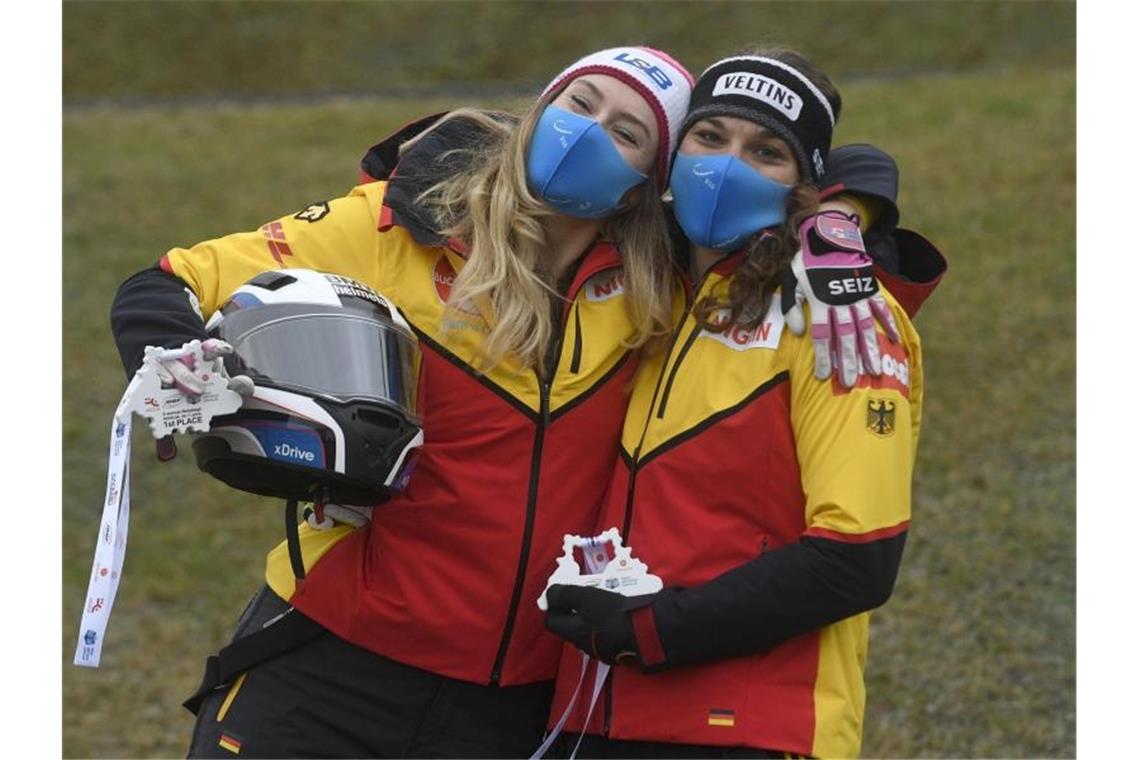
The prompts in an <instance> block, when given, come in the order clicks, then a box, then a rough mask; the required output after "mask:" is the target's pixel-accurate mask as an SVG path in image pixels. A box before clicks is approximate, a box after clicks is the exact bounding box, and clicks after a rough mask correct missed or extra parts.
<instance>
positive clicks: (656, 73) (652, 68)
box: [614, 51, 673, 90]
mask: <svg viewBox="0 0 1140 760" xmlns="http://www.w3.org/2000/svg"><path fill="white" fill-rule="evenodd" d="M614 60H615V61H620V62H621V63H624V64H626V65H627V66H632V67H633V68H635V69H637V70H639V71H641V72H642V73H644V74H645V76H647V77H649V79H650V80H652V82H653V84H655V85H657V86H658V87H660V88H661V89H662V90H668V89H669V88H670V87H672V86H673V80H672V79H670V78H669V77H668V76H667V75H666V74H665V72H664V71H662V70H661V68H660V67H659V66H656V65H654V64H653V63H650V62H649V61H647V60H645V59H644V58H639V57H638V56H636V55H630V54H629V53H626V52H624V51H623V52H621V53H618V54H617V55H616V56H614Z"/></svg>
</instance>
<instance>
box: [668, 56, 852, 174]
mask: <svg viewBox="0 0 1140 760" xmlns="http://www.w3.org/2000/svg"><path fill="white" fill-rule="evenodd" d="M710 116H738V117H740V118H742V119H748V120H749V121H753V122H756V123H757V124H760V125H761V126H763V127H767V128H768V129H770V130H772V132H774V133H775V134H777V135H779V136H780V137H781V138H783V139H784V141H785V142H787V143H788V145H789V146H790V147H791V149H792V150H793V151H794V152H795V154H796V160H797V162H798V163H799V165H800V174H801V175H802V176H804V177H805V178H806V177H811V178H812V180H814V181H815V182H818V181H819V179H820V177H822V176H823V172H824V165H825V163H826V161H827V154H828V151H829V150H830V149H831V132H832V130H833V129H834V128H835V116H834V114H833V113H832V110H831V104H830V103H829V102H828V101H827V98H826V97H824V95H823V93H822V92H820V90H819V88H818V87H816V86H815V85H814V84H812V82H811V81H810V80H809V79H808V78H807V77H806V76H804V74H802V73H800V72H799V71H798V70H796V69H795V68H794V67H792V66H789V65H788V64H786V63H784V62H782V61H777V60H775V59H773V58H763V57H759V56H739V57H735V58H725V59H724V60H722V61H717V62H716V63H714V64H713V65H712V66H710V67H709V68H707V69H705V72H704V73H703V74H701V78H700V79H699V80H697V84H696V86H695V87H694V88H693V98H692V101H691V102H690V105H689V113H688V115H687V116H686V117H685V123H684V126H683V127H682V130H681V133H682V135H683V134H684V133H685V132H687V131H688V130H689V128H690V127H691V126H693V124H695V123H697V122H698V121H700V120H701V119H705V118H708V117H710Z"/></svg>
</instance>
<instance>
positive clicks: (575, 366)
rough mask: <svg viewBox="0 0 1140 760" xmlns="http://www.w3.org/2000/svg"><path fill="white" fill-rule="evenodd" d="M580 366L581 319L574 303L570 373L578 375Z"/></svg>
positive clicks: (575, 302)
mask: <svg viewBox="0 0 1140 760" xmlns="http://www.w3.org/2000/svg"><path fill="white" fill-rule="evenodd" d="M581 366H582V318H581V316H580V315H579V314H578V301H577V300H575V301H574V356H573V357H572V358H571V359H570V372H571V373H573V374H575V375H576V374H578V370H579V369H580V368H581Z"/></svg>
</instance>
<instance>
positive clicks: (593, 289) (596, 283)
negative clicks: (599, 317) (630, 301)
mask: <svg viewBox="0 0 1140 760" xmlns="http://www.w3.org/2000/svg"><path fill="white" fill-rule="evenodd" d="M582 290H584V291H585V293H586V300H587V301H590V302H591V303H599V302H601V301H608V300H610V299H611V298H617V297H618V296H620V295H621V294H622V293H624V292H625V273H624V272H620V271H618V272H599V273H598V274H596V275H594V276H593V277H591V278H590V279H588V280H586V284H585V285H583V286H582Z"/></svg>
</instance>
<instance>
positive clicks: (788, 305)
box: [782, 211, 899, 388]
mask: <svg viewBox="0 0 1140 760" xmlns="http://www.w3.org/2000/svg"><path fill="white" fill-rule="evenodd" d="M799 234H800V244H801V247H800V250H799V251H797V252H796V255H795V257H794V258H793V259H792V263H791V267H790V268H789V270H788V272H786V273H785V277H784V284H783V287H782V292H783V308H784V311H785V319H786V321H787V324H788V328H789V329H790V330H791V331H792V332H793V333H794V334H796V335H803V334H804V332H805V328H806V325H805V320H804V315H803V303H804V302H805V301H806V302H807V303H808V305H809V306H811V319H812V328H811V337H812V343H814V344H815V376H816V377H817V378H819V379H820V380H826V379H827V378H828V377H830V376H831V373H832V371H833V369H834V371H835V373H836V375H837V376H838V378H839V382H840V383H841V384H842V385H843V386H844V387H846V388H851V387H853V386H854V385H855V383H856V382H857V381H858V378H859V371H860V361H859V360H860V358H861V359H862V365H861V366H862V369H864V370H865V371H867V372H869V373H870V374H872V375H881V374H882V371H883V370H882V359H881V357H880V353H879V341H878V334H877V332H876V330H875V320H876V319H877V320H878V321H879V322H880V323H881V324H882V326H883V330H884V331H885V332H886V335H887V338H888V339H890V340H891V342H898V339H899V335H898V329H897V328H896V327H895V323H894V318H893V317H892V316H891V312H890V308H889V307H888V306H887V302H886V300H885V299H884V298H883V296H882V295H881V294H880V293H879V285H878V282H876V280H875V276H874V274H873V271H872V262H871V259H870V257H868V256H867V254H866V251H865V250H864V248H863V236H862V234H860V232H859V224H858V219H857V217H854V216H851V217H849V216H847V215H845V214H843V213H842V212H839V211H824V212H822V213H820V214H816V215H814V216H811V217H808V218H807V219H806V220H805V221H804V222H803V224H801V225H800V230H799Z"/></svg>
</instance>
